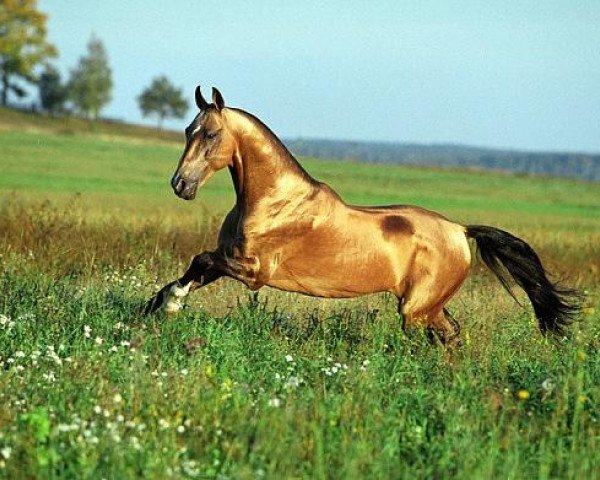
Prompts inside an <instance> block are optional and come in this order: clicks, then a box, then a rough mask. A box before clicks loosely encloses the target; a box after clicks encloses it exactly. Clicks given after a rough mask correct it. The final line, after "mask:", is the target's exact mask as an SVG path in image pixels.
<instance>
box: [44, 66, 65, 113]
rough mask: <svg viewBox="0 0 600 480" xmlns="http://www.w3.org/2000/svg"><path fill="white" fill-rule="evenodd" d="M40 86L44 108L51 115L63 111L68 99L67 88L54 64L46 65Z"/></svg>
mask: <svg viewBox="0 0 600 480" xmlns="http://www.w3.org/2000/svg"><path fill="white" fill-rule="evenodd" d="M38 87H39V89H40V103H41V105H42V108H43V109H44V110H46V111H47V112H48V113H50V114H51V115H55V114H56V113H59V112H61V111H62V110H63V107H64V104H65V100H66V99H67V90H66V88H65V86H64V85H63V84H62V83H61V81H60V73H58V70H57V69H56V68H54V67H53V66H52V65H46V69H45V70H44V72H43V73H42V74H41V75H40V80H39V82H38Z"/></svg>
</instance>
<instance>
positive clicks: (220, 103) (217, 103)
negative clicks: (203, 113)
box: [212, 87, 225, 112]
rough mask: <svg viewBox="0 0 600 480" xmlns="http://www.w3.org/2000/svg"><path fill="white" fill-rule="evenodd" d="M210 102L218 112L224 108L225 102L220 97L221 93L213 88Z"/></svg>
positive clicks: (221, 96)
mask: <svg viewBox="0 0 600 480" xmlns="http://www.w3.org/2000/svg"><path fill="white" fill-rule="evenodd" d="M212 101H213V103H214V104H215V107H216V108H217V110H218V111H219V112H220V111H221V110H223V108H225V100H223V95H221V92H219V90H217V89H216V88H215V87H213V89H212Z"/></svg>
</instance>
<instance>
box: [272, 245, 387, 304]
mask: <svg viewBox="0 0 600 480" xmlns="http://www.w3.org/2000/svg"><path fill="white" fill-rule="evenodd" d="M396 283H397V275H396V272H395V271H394V268H393V266H392V264H391V263H390V261H389V259H388V258H386V257H385V256H384V255H382V254H381V253H378V252H375V253H368V252H344V253H334V254H330V255H327V256H324V257H319V256H314V255H313V256H308V255H307V256H306V257H304V258H298V257H292V258H288V259H286V260H283V261H282V262H281V263H280V264H278V265H277V267H276V268H275V269H274V271H273V273H272V275H271V276H270V278H269V280H268V281H267V285H269V286H271V287H275V288H278V289H280V290H286V291H292V292H298V293H304V294H306V295H312V296H316V297H328V298H350V297H356V296H359V295H365V294H368V293H376V292H384V291H389V290H392V289H394V287H395V284H396Z"/></svg>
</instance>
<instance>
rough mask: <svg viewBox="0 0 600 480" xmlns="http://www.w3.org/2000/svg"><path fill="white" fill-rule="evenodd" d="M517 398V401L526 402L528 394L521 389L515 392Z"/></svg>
mask: <svg viewBox="0 0 600 480" xmlns="http://www.w3.org/2000/svg"><path fill="white" fill-rule="evenodd" d="M517 398H518V399H519V400H527V399H528V398H529V392H528V391H527V390H525V389H521V390H519V391H518V392H517Z"/></svg>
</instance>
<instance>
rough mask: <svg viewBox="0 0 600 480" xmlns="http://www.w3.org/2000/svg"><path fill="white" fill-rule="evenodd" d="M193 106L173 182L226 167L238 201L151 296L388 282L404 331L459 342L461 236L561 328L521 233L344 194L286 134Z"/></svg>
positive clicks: (324, 293) (561, 296) (561, 313)
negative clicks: (178, 272) (297, 152)
mask: <svg viewBox="0 0 600 480" xmlns="http://www.w3.org/2000/svg"><path fill="white" fill-rule="evenodd" d="M196 104H197V105H198V108H199V109H200V112H199V113H198V114H197V115H196V117H195V118H194V120H193V121H192V123H191V124H190V125H189V126H188V127H187V128H186V130H185V136H186V145H185V150H184V152H183V155H182V156H181V159H180V161H179V165H178V167H177V170H176V171H175V174H174V175H173V178H172V180H171V186H172V187H173V190H174V191H175V193H176V194H177V195H178V196H179V197H181V198H183V199H185V200H192V199H194V197H195V196H196V192H197V190H198V188H200V187H201V186H202V185H204V183H206V181H207V180H208V179H209V178H210V177H211V176H212V175H213V174H214V173H215V172H216V171H217V170H221V169H222V168H225V167H227V168H229V171H230V173H231V178H232V180H233V186H234V188H235V193H236V196H237V200H236V203H235V206H234V207H233V209H232V210H231V211H230V212H229V213H228V214H227V216H226V217H225V221H224V222H223V225H222V227H221V231H220V233H219V237H218V246H217V249H216V250H214V251H212V252H209V251H207V252H204V253H201V254H199V255H196V256H195V257H194V258H193V260H192V262H191V265H190V266H189V268H188V270H187V271H186V272H185V273H184V274H183V276H182V277H181V278H179V279H178V280H176V281H174V282H172V283H170V284H168V285H166V286H165V287H164V288H162V289H161V290H160V291H159V292H158V293H157V294H156V296H155V297H154V298H152V299H151V300H150V301H149V302H148V303H147V305H146V309H145V312H146V313H152V312H154V311H155V310H157V309H162V310H164V311H166V312H169V313H173V312H176V311H178V310H179V309H180V308H181V307H182V300H183V297H185V296H186V295H187V294H188V293H189V292H190V291H192V290H195V289H197V288H199V287H202V286H204V285H207V284H209V283H211V282H214V281H215V280H217V279H218V278H220V277H222V276H227V277H232V278H235V279H236V280H239V281H241V282H243V283H244V284H246V285H247V286H248V287H249V288H250V289H252V290H257V289H259V288H261V287H262V286H264V285H268V286H270V287H275V288H277V289H280V290H286V291H291V292H298V293H303V294H306V295H312V296H316V297H331V298H333V297H336V298H348V297H356V296H358V295H364V294H369V293H376V292H391V293H393V294H394V295H395V296H396V297H397V298H398V311H399V313H400V314H401V315H402V319H403V322H402V325H403V328H404V329H405V330H406V328H408V327H412V326H422V327H426V328H427V331H428V334H430V337H433V333H435V334H436V335H437V336H438V338H439V339H440V340H441V341H442V343H444V344H447V345H452V344H456V343H457V342H458V341H459V339H460V327H459V325H458V323H457V322H456V321H455V320H454V319H453V318H452V317H451V316H450V314H449V313H448V311H447V310H446V308H445V305H446V303H447V302H448V301H449V300H450V298H451V297H452V296H453V295H454V294H455V293H456V292H457V290H458V289H459V287H460V286H461V284H462V283H463V281H464V280H465V278H466V276H467V274H468V273H469V267H470V264H471V252H470V249H469V243H468V239H469V238H472V239H474V240H475V242H476V244H477V247H478V249H479V252H480V256H481V258H482V259H483V261H484V263H485V264H486V265H487V266H488V267H489V268H490V269H491V270H492V271H493V272H494V273H495V274H496V276H498V278H499V280H500V281H501V282H502V284H503V285H504V286H505V287H506V288H507V289H508V290H509V292H510V289H509V276H508V275H507V274H506V272H508V273H509V274H510V276H511V277H512V278H513V279H514V281H515V282H516V283H517V284H518V285H519V286H520V287H522V288H523V290H524V291H525V292H526V293H527V295H528V297H529V299H530V301H531V303H532V305H533V309H534V311H535V314H536V317H537V319H538V322H539V327H540V329H541V331H542V332H544V333H546V332H553V333H557V334H562V333H563V329H564V327H565V326H566V325H568V324H569V323H570V322H571V320H572V316H573V314H574V313H575V311H576V307H575V305H574V304H572V303H571V302H569V301H568V298H567V295H568V292H566V291H562V290H559V289H558V288H557V286H556V285H554V284H553V283H551V282H550V281H549V280H548V278H547V276H546V274H545V272H544V269H543V267H542V264H541V263H540V260H539V258H538V256H537V254H536V253H535V252H534V251H533V249H532V248H531V247H530V246H529V245H528V244H527V243H525V242H524V241H523V240H521V239H519V238H517V237H515V236H513V235H511V234H510V233H507V232H505V231H502V230H499V229H497V228H493V227H488V226H478V225H469V226H463V225H460V224H458V223H454V222H452V221H450V220H448V219H446V218H444V217H443V216H441V215H439V214H437V213H435V212H431V211H428V210H425V209H423V208H419V207H415V206H404V205H391V206H382V207H362V206H354V205H348V204H347V203H345V202H344V201H343V200H342V199H341V198H340V196H339V195H338V194H337V193H336V192H334V191H333V190H332V189H331V188H330V187H329V186H328V185H326V184H324V183H321V182H318V181H316V180H315V179H314V178H312V177H311V176H310V175H309V174H308V173H307V172H306V171H305V170H304V169H303V168H302V166H301V165H300V164H299V163H298V162H297V161H296V159H295V158H294V157H293V156H292V154H291V153H290V152H289V151H288V150H287V149H286V148H285V146H284V145H283V143H282V142H281V141H280V140H279V139H278V138H277V137H276V136H275V134H273V132H271V130H269V128H268V127H266V126H265V125H264V124H263V123H262V122H261V121H260V120H259V119H257V118H256V117H254V116H253V115H251V114H249V113H247V112H244V111H243V110H239V109H237V108H230V107H226V106H225V102H224V100H223V97H222V96H221V94H220V93H219V91H218V90H217V89H215V88H213V91H212V103H208V102H207V101H206V100H205V99H204V97H203V96H202V93H201V91H200V87H198V88H197V89H196Z"/></svg>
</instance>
